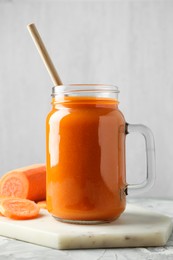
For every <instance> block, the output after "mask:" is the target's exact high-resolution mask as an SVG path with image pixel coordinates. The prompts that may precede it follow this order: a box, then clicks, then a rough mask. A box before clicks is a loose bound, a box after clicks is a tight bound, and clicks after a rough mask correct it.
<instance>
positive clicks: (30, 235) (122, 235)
mask: <svg viewBox="0 0 173 260" xmlns="http://www.w3.org/2000/svg"><path fill="white" fill-rule="evenodd" d="M172 226H173V225H172V220H171V218H169V217H167V216H164V215H161V214H158V213H155V212H153V211H150V210H148V209H144V208H142V207H137V206H134V205H131V204H128V205H127V208H126V210H125V212H124V213H123V214H122V215H121V217H120V218H119V219H117V220H115V221H113V222H111V223H105V224H97V225H75V224H67V223H61V222H59V221H57V220H56V219H55V218H53V217H52V216H51V215H50V214H49V213H48V212H47V210H44V209H42V210H41V212H40V216H39V217H38V218H37V219H32V220H22V221H19V220H11V219H8V218H5V217H2V216H1V217H0V235H2V236H6V237H10V238H14V239H18V240H22V241H26V242H29V243H34V244H38V245H41V246H46V247H50V248H55V249H77V248H111V247H112V248H114V247H145V246H163V245H165V244H166V242H167V240H168V238H169V236H170V234H171V232H172Z"/></svg>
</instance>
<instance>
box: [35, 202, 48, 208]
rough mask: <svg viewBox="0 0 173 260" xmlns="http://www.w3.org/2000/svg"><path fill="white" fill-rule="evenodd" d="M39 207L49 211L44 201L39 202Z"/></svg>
mask: <svg viewBox="0 0 173 260" xmlns="http://www.w3.org/2000/svg"><path fill="white" fill-rule="evenodd" d="M37 205H38V206H39V208H40V209H47V203H46V200H42V201H39V202H37Z"/></svg>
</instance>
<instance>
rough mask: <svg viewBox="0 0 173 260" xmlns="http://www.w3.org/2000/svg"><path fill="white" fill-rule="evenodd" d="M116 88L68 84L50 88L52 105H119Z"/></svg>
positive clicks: (101, 85)
mask: <svg viewBox="0 0 173 260" xmlns="http://www.w3.org/2000/svg"><path fill="white" fill-rule="evenodd" d="M118 93H119V90H118V87H116V86H114V85H104V84H70V85H61V86H55V87H53V88H52V95H51V96H52V103H69V102H70V103H72V102H73V103H74V102H75V103H86V102H87V103H88V102H90V103H95V102H96V103H98V102H102V103H117V104H118V103H119V102H118Z"/></svg>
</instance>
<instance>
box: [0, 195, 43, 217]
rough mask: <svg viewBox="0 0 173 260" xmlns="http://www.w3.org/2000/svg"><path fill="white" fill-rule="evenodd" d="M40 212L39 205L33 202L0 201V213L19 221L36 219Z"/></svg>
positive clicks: (19, 199)
mask: <svg viewBox="0 0 173 260" xmlns="http://www.w3.org/2000/svg"><path fill="white" fill-rule="evenodd" d="M39 210H40V209H39V207H38V205H37V204H36V203H35V202H34V201H31V200H27V199H21V198H8V199H7V198H6V199H2V200H0V212H1V213H2V215H4V216H5V217H8V218H13V219H17V220H22V219H31V218H36V217H37V216H38V214H39Z"/></svg>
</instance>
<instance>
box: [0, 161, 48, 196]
mask: <svg viewBox="0 0 173 260" xmlns="http://www.w3.org/2000/svg"><path fill="white" fill-rule="evenodd" d="M0 197H19V198H24V199H29V200H33V201H41V200H45V199H46V167H45V165H44V164H35V165H30V166H26V167H23V168H19V169H15V170H13V171H10V172H8V173H6V174H4V175H3V176H2V178H1V179H0Z"/></svg>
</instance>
